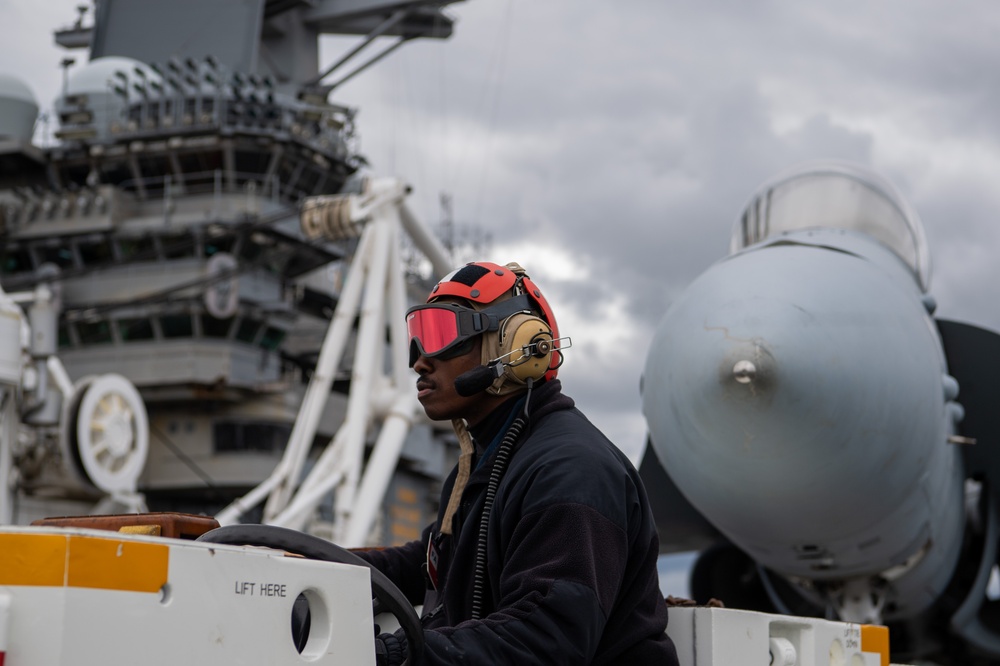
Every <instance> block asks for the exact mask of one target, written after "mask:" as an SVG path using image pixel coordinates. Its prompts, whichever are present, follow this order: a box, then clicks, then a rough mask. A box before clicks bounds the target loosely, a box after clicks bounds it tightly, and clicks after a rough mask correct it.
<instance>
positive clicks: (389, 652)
mask: <svg viewBox="0 0 1000 666" xmlns="http://www.w3.org/2000/svg"><path fill="white" fill-rule="evenodd" d="M406 647H407V646H406V636H404V635H403V630H402V629H399V630H397V631H396V633H394V634H379V635H378V636H376V637H375V666H400V664H402V663H403V662H404V661H406Z"/></svg>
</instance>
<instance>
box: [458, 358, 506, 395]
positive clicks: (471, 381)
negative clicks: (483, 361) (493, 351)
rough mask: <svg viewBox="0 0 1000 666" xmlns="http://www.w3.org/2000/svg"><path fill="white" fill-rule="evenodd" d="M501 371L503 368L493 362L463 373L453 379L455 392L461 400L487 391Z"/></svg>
mask: <svg viewBox="0 0 1000 666" xmlns="http://www.w3.org/2000/svg"><path fill="white" fill-rule="evenodd" d="M502 371H503V366H502V365H500V364H499V363H498V362H496V361H494V362H492V363H490V364H489V365H480V366H479V367H476V368H473V369H472V370H469V371H468V372H463V373H462V374H460V375H459V376H458V377H456V378H455V392H456V393H458V394H459V395H460V396H462V397H463V398H471V397H472V396H474V395H476V394H477V393H482V392H483V391H485V390H486V389H488V388H489V387H490V384H492V383H493V380H494V379H496V378H497V377H499V376H500V372H502Z"/></svg>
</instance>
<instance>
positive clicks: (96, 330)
mask: <svg viewBox="0 0 1000 666" xmlns="http://www.w3.org/2000/svg"><path fill="white" fill-rule="evenodd" d="M76 332H77V335H79V337H80V344H82V345H99V344H105V343H108V342H111V341H112V340H111V325H110V324H109V323H108V322H107V320H103V319H102V320H98V321H79V322H77V323H76Z"/></svg>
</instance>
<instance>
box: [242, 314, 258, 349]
mask: <svg viewBox="0 0 1000 666" xmlns="http://www.w3.org/2000/svg"><path fill="white" fill-rule="evenodd" d="M260 327H261V323H260V322H259V321H254V320H253V319H243V320H242V321H240V325H239V327H238V328H237V329H236V339H237V340H239V341H241V342H249V343H251V344H253V341H254V340H256V339H257V333H258V331H260Z"/></svg>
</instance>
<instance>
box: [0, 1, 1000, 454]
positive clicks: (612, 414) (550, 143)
mask: <svg viewBox="0 0 1000 666" xmlns="http://www.w3.org/2000/svg"><path fill="white" fill-rule="evenodd" d="M75 4H76V0H72V1H69V0H65V1H64V0H60V1H59V2H51V3H44V4H43V5H39V4H38V3H35V2H29V1H28V0H15V2H13V3H10V4H8V5H5V6H4V7H3V8H0V18H3V19H5V20H4V22H3V23H2V24H0V25H5V26H12V25H13V23H12V22H11V20H16V21H20V22H24V23H25V25H26V28H25V30H16V31H12V30H11V29H10V28H9V27H8V28H7V29H6V30H5V32H7V33H8V34H7V35H6V37H7V38H8V39H6V40H0V42H2V41H6V42H7V43H6V44H0V56H3V61H4V62H23V63H24V68H25V70H26V71H29V70H30V71H31V72H32V74H31V75H30V79H31V80H38V81H45V84H44V86H39V87H37V88H36V92H38V93H39V96H40V99H42V100H43V102H44V103H46V104H47V103H48V100H49V99H51V97H52V96H53V95H54V93H55V91H56V90H57V87H58V81H59V78H58V77H59V73H58V69H57V67H56V64H57V63H58V60H59V57H60V54H59V53H58V52H57V51H56V50H55V49H53V48H52V47H51V46H50V44H51V38H50V37H49V34H48V30H49V29H50V28H51V27H52V26H53V25H55V24H58V23H60V22H62V21H64V22H69V21H70V20H72V18H73V16H74V11H73V6H74V5H75ZM40 6H44V8H45V9H44V10H42V9H40V8H39V7H40ZM29 8H30V9H29ZM452 12H453V13H454V14H456V15H457V16H458V17H459V18H460V20H459V22H458V25H457V28H456V34H455V36H454V37H453V38H452V40H450V41H449V42H446V43H419V44H418V43H415V44H411V45H409V46H407V47H406V48H404V49H402V50H401V51H400V52H399V53H398V54H395V55H394V56H392V57H391V58H390V59H388V60H387V61H385V62H384V63H382V64H380V65H379V66H378V67H377V68H375V69H373V70H371V71H370V72H368V73H366V75H364V76H362V77H359V78H358V79H357V80H356V81H352V82H351V83H349V84H347V85H345V86H344V87H343V89H342V90H340V91H338V93H337V95H336V99H337V101H339V102H342V103H346V104H350V105H356V106H358V107H359V108H360V109H361V113H360V116H359V126H360V130H361V134H362V136H361V145H362V148H363V150H364V152H365V153H366V154H367V155H368V156H369V157H370V159H371V160H372V163H373V165H374V168H373V170H374V171H375V172H376V173H379V174H390V175H400V176H402V177H404V178H407V179H409V180H411V181H412V182H413V183H414V185H415V187H416V191H415V195H414V200H413V204H414V207H415V208H416V209H417V211H418V212H419V213H420V215H421V216H422V217H423V218H424V219H425V220H435V219H436V218H437V217H438V214H439V211H438V203H437V201H438V199H437V195H438V193H439V192H440V191H442V190H446V191H449V192H451V193H452V194H453V195H454V197H455V212H456V217H457V219H458V220H459V221H460V222H465V223H469V224H474V225H479V226H481V227H483V228H485V229H487V230H489V231H490V232H492V235H493V238H494V243H495V247H496V248H498V250H500V249H504V248H516V247H522V246H523V244H524V243H531V244H533V245H534V246H535V247H540V248H543V249H544V248H548V249H551V251H552V252H553V253H558V254H559V256H560V257H564V256H565V257H569V258H571V260H572V261H573V262H574V263H575V264H576V266H577V267H579V270H580V273H581V275H580V276H574V277H571V278H565V279H563V278H562V277H560V275H558V274H555V273H554V272H553V270H554V269H553V270H549V267H545V266H541V267H538V268H537V269H533V270H537V271H538V272H539V274H540V275H543V276H544V277H545V278H547V282H543V283H542V286H543V288H544V289H545V290H546V292H547V293H548V295H549V298H550V300H552V301H553V302H554V303H555V304H557V305H558V307H559V308H561V310H560V312H565V313H566V316H565V317H564V318H565V320H566V321H567V322H585V328H586V329H591V330H587V331H584V332H585V333H586V334H585V335H580V336H578V337H579V338H580V342H579V346H578V347H576V348H575V349H574V350H573V351H572V352H570V353H569V354H568V360H567V365H566V368H565V369H564V372H563V375H562V376H563V377H564V379H565V380H566V383H567V387H568V390H569V392H571V393H572V394H574V395H575V396H576V397H577V398H578V399H579V401H580V402H581V404H582V405H583V406H584V408H585V410H586V411H588V413H590V415H591V416H592V417H593V420H595V421H596V422H597V423H598V425H601V426H602V427H604V428H605V429H606V430H608V431H609V434H610V435H612V437H613V438H615V439H617V440H618V441H619V443H623V444H624V443H626V442H625V441H624V440H626V439H627V440H631V443H633V444H634V440H636V439H638V438H640V437H641V428H642V426H641V416H639V405H638V389H637V386H638V381H639V373H640V372H641V367H642V362H643V358H644V356H645V352H646V347H647V346H648V343H649V340H650V338H651V336H652V331H653V329H654V327H655V325H656V322H657V321H658V320H659V318H660V317H661V316H662V315H663V313H664V311H665V310H666V308H667V307H668V306H669V304H670V303H671V302H672V301H673V300H674V299H675V298H676V297H677V295H678V294H680V293H681V291H682V290H683V288H684V286H685V285H686V284H688V283H689V282H690V281H691V280H693V279H694V277H696V276H697V275H698V274H699V273H700V272H701V271H703V270H704V269H705V268H707V267H708V266H709V265H710V264H711V263H713V262H714V261H717V260H718V259H720V258H721V257H722V256H724V255H725V253H726V251H727V249H728V240H729V233H730V230H731V226H732V223H733V220H734V219H736V217H737V215H738V214H739V212H740V209H741V207H742V206H743V205H744V203H745V202H746V200H747V199H748V197H749V196H750V195H751V194H752V192H753V191H754V189H755V188H756V187H757V186H758V185H759V184H760V183H762V182H763V181H765V180H767V179H768V178H770V177H772V176H773V175H774V174H776V173H778V172H780V171H783V170H785V169H786V168H788V167H790V166H792V165H794V164H797V163H800V162H803V161H807V160H814V159H829V158H837V159H845V160H851V161H856V162H860V163H862V164H866V165H869V166H871V167H873V168H875V169H876V170H877V171H880V172H881V173H883V174H884V175H885V176H887V177H888V178H889V179H890V180H892V181H893V182H894V183H895V184H896V185H897V186H898V187H899V188H900V189H901V191H902V192H903V193H904V195H905V196H907V197H908V198H909V199H910V201H911V203H913V205H914V206H915V208H916V209H917V210H918V212H919V213H920V215H921V217H922V219H923V220H924V222H925V224H926V227H927V235H928V239H929V241H930V244H931V252H932V256H933V259H934V265H935V277H934V281H933V283H932V289H933V292H934V293H935V295H936V296H937V298H938V301H939V303H940V304H941V310H940V311H941V313H942V314H944V315H946V316H949V317H952V318H956V319H964V320H970V321H973V322H975V323H978V324H981V325H986V326H990V327H992V328H995V329H1000V308H997V307H996V305H995V301H996V290H997V286H998V285H1000V268H997V262H996V261H995V259H994V258H993V255H994V254H995V249H996V248H997V247H998V246H1000V225H997V224H996V223H995V221H994V219H993V218H994V216H995V215H996V211H997V210H998V204H1000V194H996V193H995V190H996V187H995V183H994V181H995V178H996V176H995V174H996V173H998V171H997V169H998V168H1000V142H998V122H997V120H996V109H997V108H998V102H1000V90H998V82H997V81H998V80H997V78H996V76H995V75H994V73H993V70H994V68H995V63H996V62H998V61H1000V41H998V40H996V38H995V35H996V34H997V33H998V32H1000V12H996V11H993V7H992V5H991V4H988V3H986V2H983V1H982V0H978V1H977V0H958V1H956V2H951V3H940V2H933V1H931V0H885V1H883V2H878V3H870V2H864V1H862V0H848V1H847V2H841V3H836V4H826V3H801V2H787V1H785V2H781V1H779V0H770V1H767V0H765V1H761V2H753V3H746V2H736V1H732V0H730V1H722V0H716V1H708V2H700V3H686V2H669V3H668V2H662V0H622V1H620V2H614V3H609V2H599V1H597V0H550V1H548V2H530V1H528V0H504V1H497V0H493V1H492V2H487V1H486V0H468V1H467V2H464V3H459V4H456V5H454V6H453V9H452ZM12 16H13V17H14V19H11V17H12ZM29 28H30V30H29ZM43 28H44V32H41V31H42V29H43ZM31 31H35V32H31ZM14 33H17V34H14ZM29 33H30V34H31V35H33V36H30V37H29ZM37 33H40V34H37ZM351 43H352V42H351V40H329V41H328V42H327V43H326V48H325V49H324V53H325V54H326V55H327V57H328V59H330V60H332V58H333V57H334V56H335V55H336V54H337V53H339V52H341V51H343V50H344V49H345V48H347V46H348V45H349V44H351ZM26 54H28V55H26ZM26 76H27V75H26ZM43 92H44V95H43V94H42V93H43ZM542 256H544V253H543V254H542ZM553 256H555V254H553ZM495 258H496V259H497V260H500V261H507V260H510V259H518V257H514V256H504V257H495ZM554 263H555V262H554ZM611 304H615V307H611ZM557 314H558V313H557ZM602 327H606V328H607V329H608V330H614V331H625V333H621V335H619V334H618V333H615V335H610V334H609V335H608V336H607V338H609V339H610V341H609V342H607V343H602V338H601V336H599V335H595V334H594V333H593V331H600V330H601V329H602ZM565 332H566V333H571V334H573V335H577V333H576V332H571V331H568V330H567V331H565ZM626 334H627V335H629V336H630V337H629V338H628V343H627V346H628V347H630V348H628V349H626V350H623V349H621V347H622V345H623V343H622V340H623V338H622V336H623V335H626Z"/></svg>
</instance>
